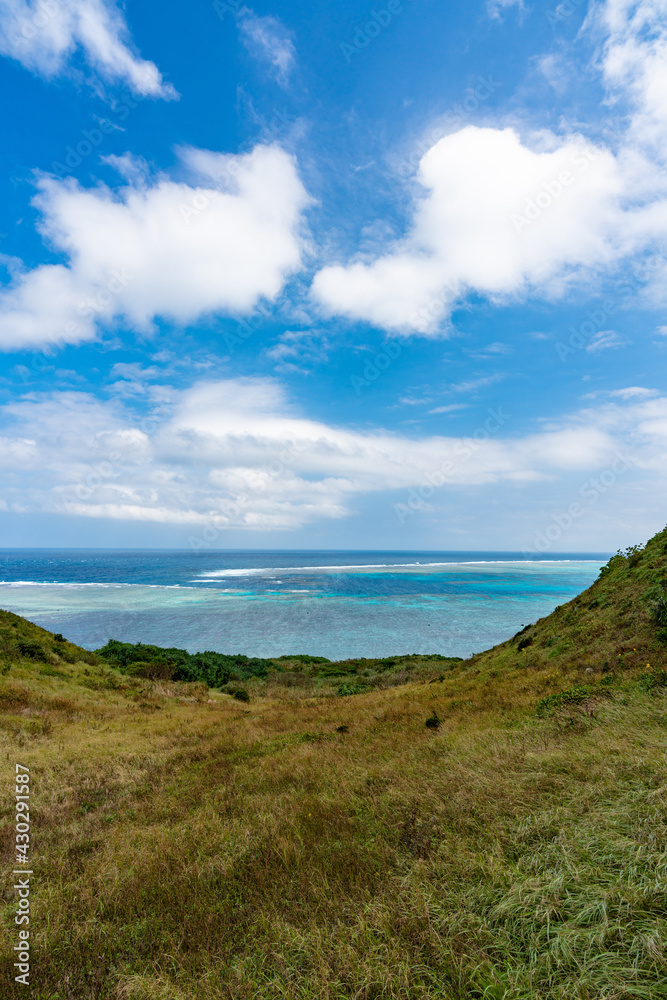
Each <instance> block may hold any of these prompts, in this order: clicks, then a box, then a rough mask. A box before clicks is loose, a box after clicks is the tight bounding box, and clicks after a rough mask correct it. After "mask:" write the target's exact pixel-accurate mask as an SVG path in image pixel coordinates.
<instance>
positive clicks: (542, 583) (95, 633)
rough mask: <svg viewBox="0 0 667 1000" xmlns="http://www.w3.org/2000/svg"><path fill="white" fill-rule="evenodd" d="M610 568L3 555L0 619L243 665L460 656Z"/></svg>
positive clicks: (567, 563)
mask: <svg viewBox="0 0 667 1000" xmlns="http://www.w3.org/2000/svg"><path fill="white" fill-rule="evenodd" d="M606 559H607V556H604V555H591V554H586V555H583V554H572V555H568V556H559V557H558V558H551V559H540V560H534V561H528V560H526V559H524V558H522V556H521V555H519V554H516V553H493V552H359V551H355V552H341V551H312V550H308V551H283V550H281V551H258V550H252V551H219V550H209V551H203V552H199V553H194V552H190V551H174V550H168V551H156V550H150V551H138V550H132V551H119V550H102V549H99V550H91V549H86V550H70V549H51V550H46V549H27V550H19V549H5V550H0V607H2V608H5V609H7V610H9V611H14V612H16V613H17V614H20V615H23V616H25V617H26V618H28V619H30V621H33V622H35V623H36V624H38V625H42V626H43V627H44V628H47V629H49V630H50V631H52V632H62V634H63V635H64V636H65V637H66V638H68V639H70V640H71V641H72V642H76V643H78V644H79V645H81V646H83V647H85V648H87V649H96V648H99V647H100V646H103V645H104V644H105V643H106V642H107V640H108V639H121V640H123V641H126V642H146V643H155V644H156V645H159V646H178V647H181V648H184V649H187V650H189V651H190V652H197V651H202V650H205V649H211V650H216V651H218V652H225V653H245V654H247V655H249V656H280V655H282V654H290V653H292V654H294V653H310V654H311V655H313V656H327V657H329V658H330V659H345V658H348V657H358V656H367V657H375V656H391V655H393V654H399V653H441V654H443V655H451V656H469V655H470V654H471V653H474V652H478V651H480V650H482V649H486V648H488V647H489V646H492V645H494V644H495V643H498V642H501V641H503V640H504V639H508V638H509V637H510V636H512V635H514V633H515V632H517V631H518V630H519V629H520V628H521V627H522V626H523V625H527V624H528V623H529V622H533V621H535V620H536V619H537V618H541V617H542V616H544V615H547V614H549V613H550V612H551V611H553V609H554V608H555V607H556V606H557V605H559V604H563V603H564V602H566V601H569V600H570V599H571V598H572V597H574V596H575V595H576V594H578V593H580V592H581V591H582V590H584V589H585V588H586V587H588V586H589V585H590V584H591V583H592V582H593V581H594V580H595V579H596V577H597V576H598V573H599V570H600V567H601V566H602V565H603V563H604V562H606Z"/></svg>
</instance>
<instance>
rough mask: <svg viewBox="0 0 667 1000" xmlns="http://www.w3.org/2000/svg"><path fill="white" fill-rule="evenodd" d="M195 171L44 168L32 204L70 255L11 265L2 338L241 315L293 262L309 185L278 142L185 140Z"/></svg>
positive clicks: (76, 337)
mask: <svg viewBox="0 0 667 1000" xmlns="http://www.w3.org/2000/svg"><path fill="white" fill-rule="evenodd" d="M181 158H182V160H183V162H184V164H185V166H186V167H187V169H188V170H189V173H190V176H191V177H192V178H193V179H192V181H191V182H190V183H189V184H187V183H183V182H176V181H174V180H171V179H170V178H168V177H165V176H159V177H157V178H156V179H155V180H154V181H152V182H151V181H149V180H142V175H137V174H134V175H132V176H133V178H134V179H133V180H132V181H130V182H129V183H128V184H127V185H126V186H125V187H123V188H121V189H120V190H118V191H112V190H110V189H109V188H107V187H104V186H102V185H100V186H98V187H97V188H94V189H86V188H82V187H81V186H80V185H79V184H77V183H76V182H75V181H73V180H65V181H58V180H56V179H54V178H53V177H42V178H41V179H40V180H39V182H38V187H39V193H38V195H37V197H36V198H35V205H36V206H37V207H38V208H39V209H40V211H41V213H42V223H41V230H42V233H43V235H44V237H45V238H46V239H48V241H49V243H50V244H51V245H52V246H53V247H55V248H56V249H57V250H59V251H60V252H61V253H63V254H64V255H66V256H67V258H68V263H67V264H45V265H42V266H40V267H37V268H34V269H33V270H22V271H18V273H16V274H15V275H14V278H13V280H12V282H11V284H10V285H9V286H7V287H5V288H4V289H2V290H0V347H1V348H3V349H5V350H12V349H15V348H22V347H35V346H39V345H45V344H57V343H78V342H81V341H84V340H90V339H92V338H93V337H94V336H95V334H96V330H97V328H98V327H99V326H100V325H104V324H108V323H109V322H110V321H111V320H112V319H114V318H121V319H122V320H123V321H124V322H126V323H127V324H129V325H131V326H133V327H134V328H135V329H137V330H140V331H149V330H150V329H151V325H152V322H153V320H154V318H156V317H158V316H161V317H167V318H169V319H171V320H174V321H175V322H178V323H189V322H193V321H195V320H197V319H198V318H199V317H200V316H202V315H205V314H207V313H233V314H247V313H249V312H251V311H252V309H253V308H254V307H255V306H256V304H257V303H258V301H259V300H260V298H264V299H267V300H274V299H275V298H276V297H277V296H278V295H279V293H280V292H281V290H282V288H283V286H284V283H285V281H286V279H287V278H288V276H289V275H290V274H292V273H293V272H295V271H296V270H298V268H299V267H300V266H301V253H302V238H301V227H302V212H303V210H304V208H305V207H306V205H307V204H308V201H309V199H308V195H307V194H306V191H305V190H304V188H303V185H302V184H301V181H300V180H299V177H298V174H297V170H296V165H295V163H294V161H293V160H292V158H291V157H290V156H289V155H288V154H287V153H285V152H284V151H283V150H282V149H280V148H279V147H278V146H257V147H256V148H255V149H254V150H253V151H252V152H251V153H247V154H244V155H240V156H232V155H223V154H220V153H213V152H208V151H205V150H197V149H185V150H182V151H181Z"/></svg>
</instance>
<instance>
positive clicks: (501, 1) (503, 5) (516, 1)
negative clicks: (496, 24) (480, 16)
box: [486, 0, 525, 18]
mask: <svg viewBox="0 0 667 1000" xmlns="http://www.w3.org/2000/svg"><path fill="white" fill-rule="evenodd" d="M508 7H518V8H519V10H520V11H521V10H524V9H525V8H524V0H487V4H486V9H487V11H488V12H489V15H490V16H491V17H493V18H499V17H501V16H502V13H503V11H505V10H507V8H508Z"/></svg>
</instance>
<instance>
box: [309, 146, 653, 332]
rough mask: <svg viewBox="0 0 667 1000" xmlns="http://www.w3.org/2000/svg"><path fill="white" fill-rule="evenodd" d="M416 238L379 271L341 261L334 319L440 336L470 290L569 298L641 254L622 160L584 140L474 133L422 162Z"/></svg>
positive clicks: (325, 282) (317, 282)
mask: <svg viewBox="0 0 667 1000" xmlns="http://www.w3.org/2000/svg"><path fill="white" fill-rule="evenodd" d="M418 180H419V182H420V184H421V186H422V188H423V190H424V194H423V196H422V197H421V199H420V200H419V202H418V203H417V206H416V209H415V214H414V221H413V224H412V230H411V232H410V234H409V235H408V237H407V238H406V239H404V240H402V241H400V242H399V243H397V244H396V245H394V246H393V247H391V248H390V249H389V250H388V252H386V253H385V254H383V255H381V256H379V257H378V258H377V259H376V260H375V261H372V262H371V263H367V262H362V261H358V262H355V263H351V264H347V265H330V266H327V267H325V268H323V269H322V270H321V271H319V273H318V274H317V275H316V276H315V279H314V282H313V295H314V296H315V298H316V300H317V301H318V302H319V303H320V304H321V306H322V307H323V308H324V309H325V310H326V311H327V312H328V313H337V314H340V315H344V316H347V317H349V318H351V319H362V320H366V321H368V322H370V323H373V324H374V325H376V326H379V327H383V328H385V329H389V330H407V331H417V332H419V333H423V334H434V333H437V331H438V329H439V326H440V324H441V321H442V320H443V319H445V318H446V317H447V315H448V313H449V312H450V311H451V309H452V308H453V306H454V305H455V304H456V302H457V301H458V300H459V299H460V298H461V297H462V296H464V295H465V294H466V293H467V292H469V291H474V292H477V293H481V294H484V295H487V296H489V297H491V298H499V297H503V296H510V295H517V294H527V293H529V292H542V293H547V294H548V293H549V292H550V291H552V292H553V291H555V290H559V291H560V290H562V288H563V286H564V285H565V284H567V283H568V282H570V281H572V280H574V279H575V278H576V277H577V276H578V275H579V274H580V273H581V271H582V270H583V269H591V268H596V267H600V266H602V265H604V264H609V263H611V262H613V261H614V260H615V259H617V258H618V256H619V255H621V254H622V253H625V252H627V251H628V250H629V249H631V248H632V246H633V245H634V243H635V241H636V238H637V237H636V235H635V232H634V229H635V228H638V227H639V226H640V223H639V221H636V220H635V219H634V216H633V213H632V212H631V211H630V210H624V206H623V198H624V195H625V187H624V185H625V179H624V175H623V172H622V170H621V167H620V166H619V163H618V161H617V159H616V158H615V157H614V156H613V155H612V154H611V152H609V151H608V150H605V149H602V148H600V147H596V146H594V145H593V144H592V143H591V142H589V141H588V140H586V139H585V138H584V137H583V136H570V137H568V138H566V139H558V138H557V137H555V136H550V135H545V134H541V135H540V136H539V138H538V140H536V143H535V144H534V145H533V146H532V147H531V146H529V145H527V144H525V143H524V142H522V140H521V138H520V137H519V135H518V133H517V132H516V130H515V129H513V128H506V129H493V128H478V127H476V126H468V127H466V128H464V129H462V130H460V131H459V132H456V133H454V134H452V135H449V136H446V137H445V138H443V139H441V140H440V141H439V142H437V143H436V144H435V145H434V146H433V147H432V148H431V149H430V150H429V151H428V153H426V155H425V156H424V157H423V159H422V161H421V163H420V167H419V174H418Z"/></svg>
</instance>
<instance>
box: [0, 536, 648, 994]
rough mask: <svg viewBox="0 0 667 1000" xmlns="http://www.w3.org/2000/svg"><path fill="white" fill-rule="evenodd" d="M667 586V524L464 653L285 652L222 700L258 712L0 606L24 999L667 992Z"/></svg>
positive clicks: (9, 824) (9, 936) (5, 769)
mask: <svg viewBox="0 0 667 1000" xmlns="http://www.w3.org/2000/svg"><path fill="white" fill-rule="evenodd" d="M666 584H667V530H666V531H663V532H662V533H661V534H659V535H657V536H656V537H655V538H654V539H652V540H651V541H650V542H649V543H648V544H647V546H646V547H645V548H643V549H634V550H630V551H628V552H626V553H623V554H619V555H617V556H615V557H614V558H613V559H612V560H610V563H609V564H608V566H607V567H606V568H605V569H604V570H603V572H602V574H601V576H600V579H599V580H598V581H597V582H596V583H595V584H594V585H593V586H592V587H591V588H589V590H587V591H586V592H585V593H584V594H582V595H580V596H579V597H578V598H576V599H575V600H574V601H572V602H570V603H569V604H567V605H565V606H563V607H562V608H560V609H557V610H556V611H555V612H554V613H553V614H552V615H549V616H548V617H547V618H544V619H542V620H541V621H540V622H537V623H536V624H535V625H531V626H528V627H527V628H526V629H523V630H522V631H521V632H520V633H519V634H518V635H517V636H515V637H514V638H513V639H511V640H509V641H508V642H505V643H502V644H500V645H499V646H496V647H495V648H494V649H492V650H489V651H487V652H485V653H482V654H479V655H478V656H475V657H473V658H471V659H469V660H466V661H465V662H460V661H459V662H456V661H448V662H447V663H445V664H443V663H442V662H439V661H438V660H437V659H435V658H433V659H432V660H431V661H430V662H429V658H417V659H418V662H417V659H411V658H404V657H403V658H401V657H399V658H396V659H395V661H394V662H393V663H392V664H391V666H387V665H386V661H360V662H359V663H357V665H356V671H355V670H352V669H350V665H349V664H348V667H344V666H340V665H332V664H327V663H326V662H321V661H320V662H319V663H317V662H311V661H310V660H309V658H306V657H302V658H300V657H290V658H288V659H285V660H282V661H281V660H277V661H272V662H273V666H269V665H266V673H265V674H264V675H261V674H260V673H255V674H254V675H251V673H248V674H247V676H245V677H242V676H241V675H240V674H239V675H238V677H233V678H231V679H230V680H228V681H227V682H226V683H225V685H224V687H225V690H227V689H230V691H231V688H233V687H236V689H237V690H238V684H239V683H241V682H242V683H243V687H244V689H247V691H248V693H249V696H250V701H249V702H248V703H244V702H242V701H239V700H238V699H237V698H234V697H230V696H229V695H228V694H223V693H220V692H219V691H215V690H211V689H210V688H208V687H207V686H206V684H204V683H203V682H202V681H200V680H199V681H197V682H194V683H192V682H191V683H188V682H186V681H182V680H177V679H172V680H169V679H165V678H158V679H149V678H147V677H142V676H136V675H133V674H132V673H131V672H127V670H126V672H123V671H122V670H119V669H116V668H115V667H112V666H111V665H110V663H109V662H108V661H106V660H105V659H103V658H102V657H101V656H98V655H96V654H91V653H87V652H86V651H84V650H80V649H78V648H77V647H76V646H74V645H72V644H71V643H66V642H63V641H61V640H60V638H59V637H56V636H54V635H52V634H51V633H49V632H47V631H45V630H44V629H40V628H38V627H37V626H35V625H32V624H31V623H29V622H26V621H25V620H23V619H21V618H18V616H16V615H10V614H9V613H6V612H2V613H0V671H2V676H0V738H1V739H2V744H3V745H2V753H1V754H0V761H1V762H2V788H3V800H2V801H3V814H2V822H3V828H4V829H3V832H4V841H3V842H4V843H5V845H6V853H5V861H6V868H7V872H9V871H11V869H12V868H13V858H12V857H10V853H9V852H10V848H11V837H12V835H13V811H12V810H11V808H10V807H11V802H12V795H13V775H14V763H15V761H19V762H20V763H22V764H25V765H27V766H29V767H30V769H31V776H32V779H33V786H34V788H33V797H32V800H31V824H32V829H33V836H34V844H35V848H36V853H35V855H34V858H33V859H32V860H33V864H32V867H33V869H34V872H35V874H34V876H33V895H34V899H33V913H34V921H33V925H32V927H31V929H32V930H33V934H34V938H33V940H34V944H35V956H34V960H33V969H34V977H33V982H34V986H33V987H32V989H31V994H32V996H33V997H34V998H36V1000H88V998H90V1000H93V998H95V1000H232V998H233V1000H255V998H259V1000H263V998H264V1000H269V998H270V1000H315V998H317V1000H351V998H355V1000H380V998H391V1000H393V998H395V1000H398V998H400V1000H426V998H439V1000H440V998H441V1000H445V998H447V1000H463V998H468V997H473V998H474V997H478V998H490V1000H501V998H502V1000H505V998H507V1000H509V998H512V1000H514V998H516V1000H566V998H567V1000H570V998H581V1000H603V998H604V1000H611V998H614V1000H617V998H626V1000H630V998H632V1000H635V998H645V1000H658V998H660V1000H663V998H664V997H665V996H667V954H666V942H667V918H666V914H667V822H666V817H667V757H666V755H665V752H666V751H667V688H666V687H665V681H666V680H667V637H666V636H665V629H667V622H666V621H665V610H664V609H665V593H666V592H667V586H666ZM119 645H120V646H124V644H119ZM168 652H171V651H168ZM133 655H134V654H133ZM142 655H143V654H142ZM160 655H161V654H158V653H156V654H154V656H153V657H152V658H153V659H159V658H160ZM201 655H204V656H206V655H208V654H201ZM218 655H220V654H218ZM163 659H164V657H163ZM150 661H151V657H147V658H145V659H143V660H133V661H130V660H129V659H128V663H127V664H125V665H124V666H125V668H127V667H128V666H130V667H131V662H135V663H136V662H138V663H150ZM383 662H384V664H385V667H384V669H382V664H383ZM411 663H412V667H413V669H412V670H408V669H407V667H408V666H410V664H411ZM336 667H340V670H339V672H336V670H335V669H334V668H336ZM237 669H238V668H237ZM330 670H333V673H330V674H329V675H327V673H326V672H327V671H330ZM367 670H370V671H371V676H373V677H374V678H375V679H376V680H377V684H376V686H375V687H370V686H367V687H365V688H364V687H363V685H359V684H356V681H357V680H358V679H359V677H363V675H364V672H365V671H367ZM415 677H416V678H417V679H416V680H414V679H413V678H415ZM299 678H300V679H299ZM399 680H400V681H402V683H397V681H399ZM345 684H348V685H350V686H351V687H354V686H355V684H356V686H357V687H362V690H361V691H359V692H358V693H356V694H354V696H347V697H346V696H345V695H344V694H343V696H340V695H341V688H342V686H343V685H345ZM429 720H431V721H430V723H429V724H428V725H427V724H426V723H427V722H428V721H429ZM436 723H437V724H436ZM11 886H12V879H11V878H10V877H9V875H8V874H7V877H5V879H4V881H3V921H2V940H1V942H0V945H1V949H0V977H1V979H2V983H3V988H4V989H5V992H4V993H3V994H2V995H3V997H4V996H5V995H6V996H7V997H8V998H10V997H14V996H15V997H21V996H24V995H25V990H24V988H23V987H20V986H16V987H15V988H12V986H11V985H7V986H6V987H5V985H4V984H11V982H12V975H13V972H12V962H13V961H14V959H13V957H12V947H13V945H14V944H15V937H14V933H15V927H14V924H13V915H14V912H15V902H16V901H15V898H14V895H13V890H12V888H11ZM22 991H23V992H22Z"/></svg>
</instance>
